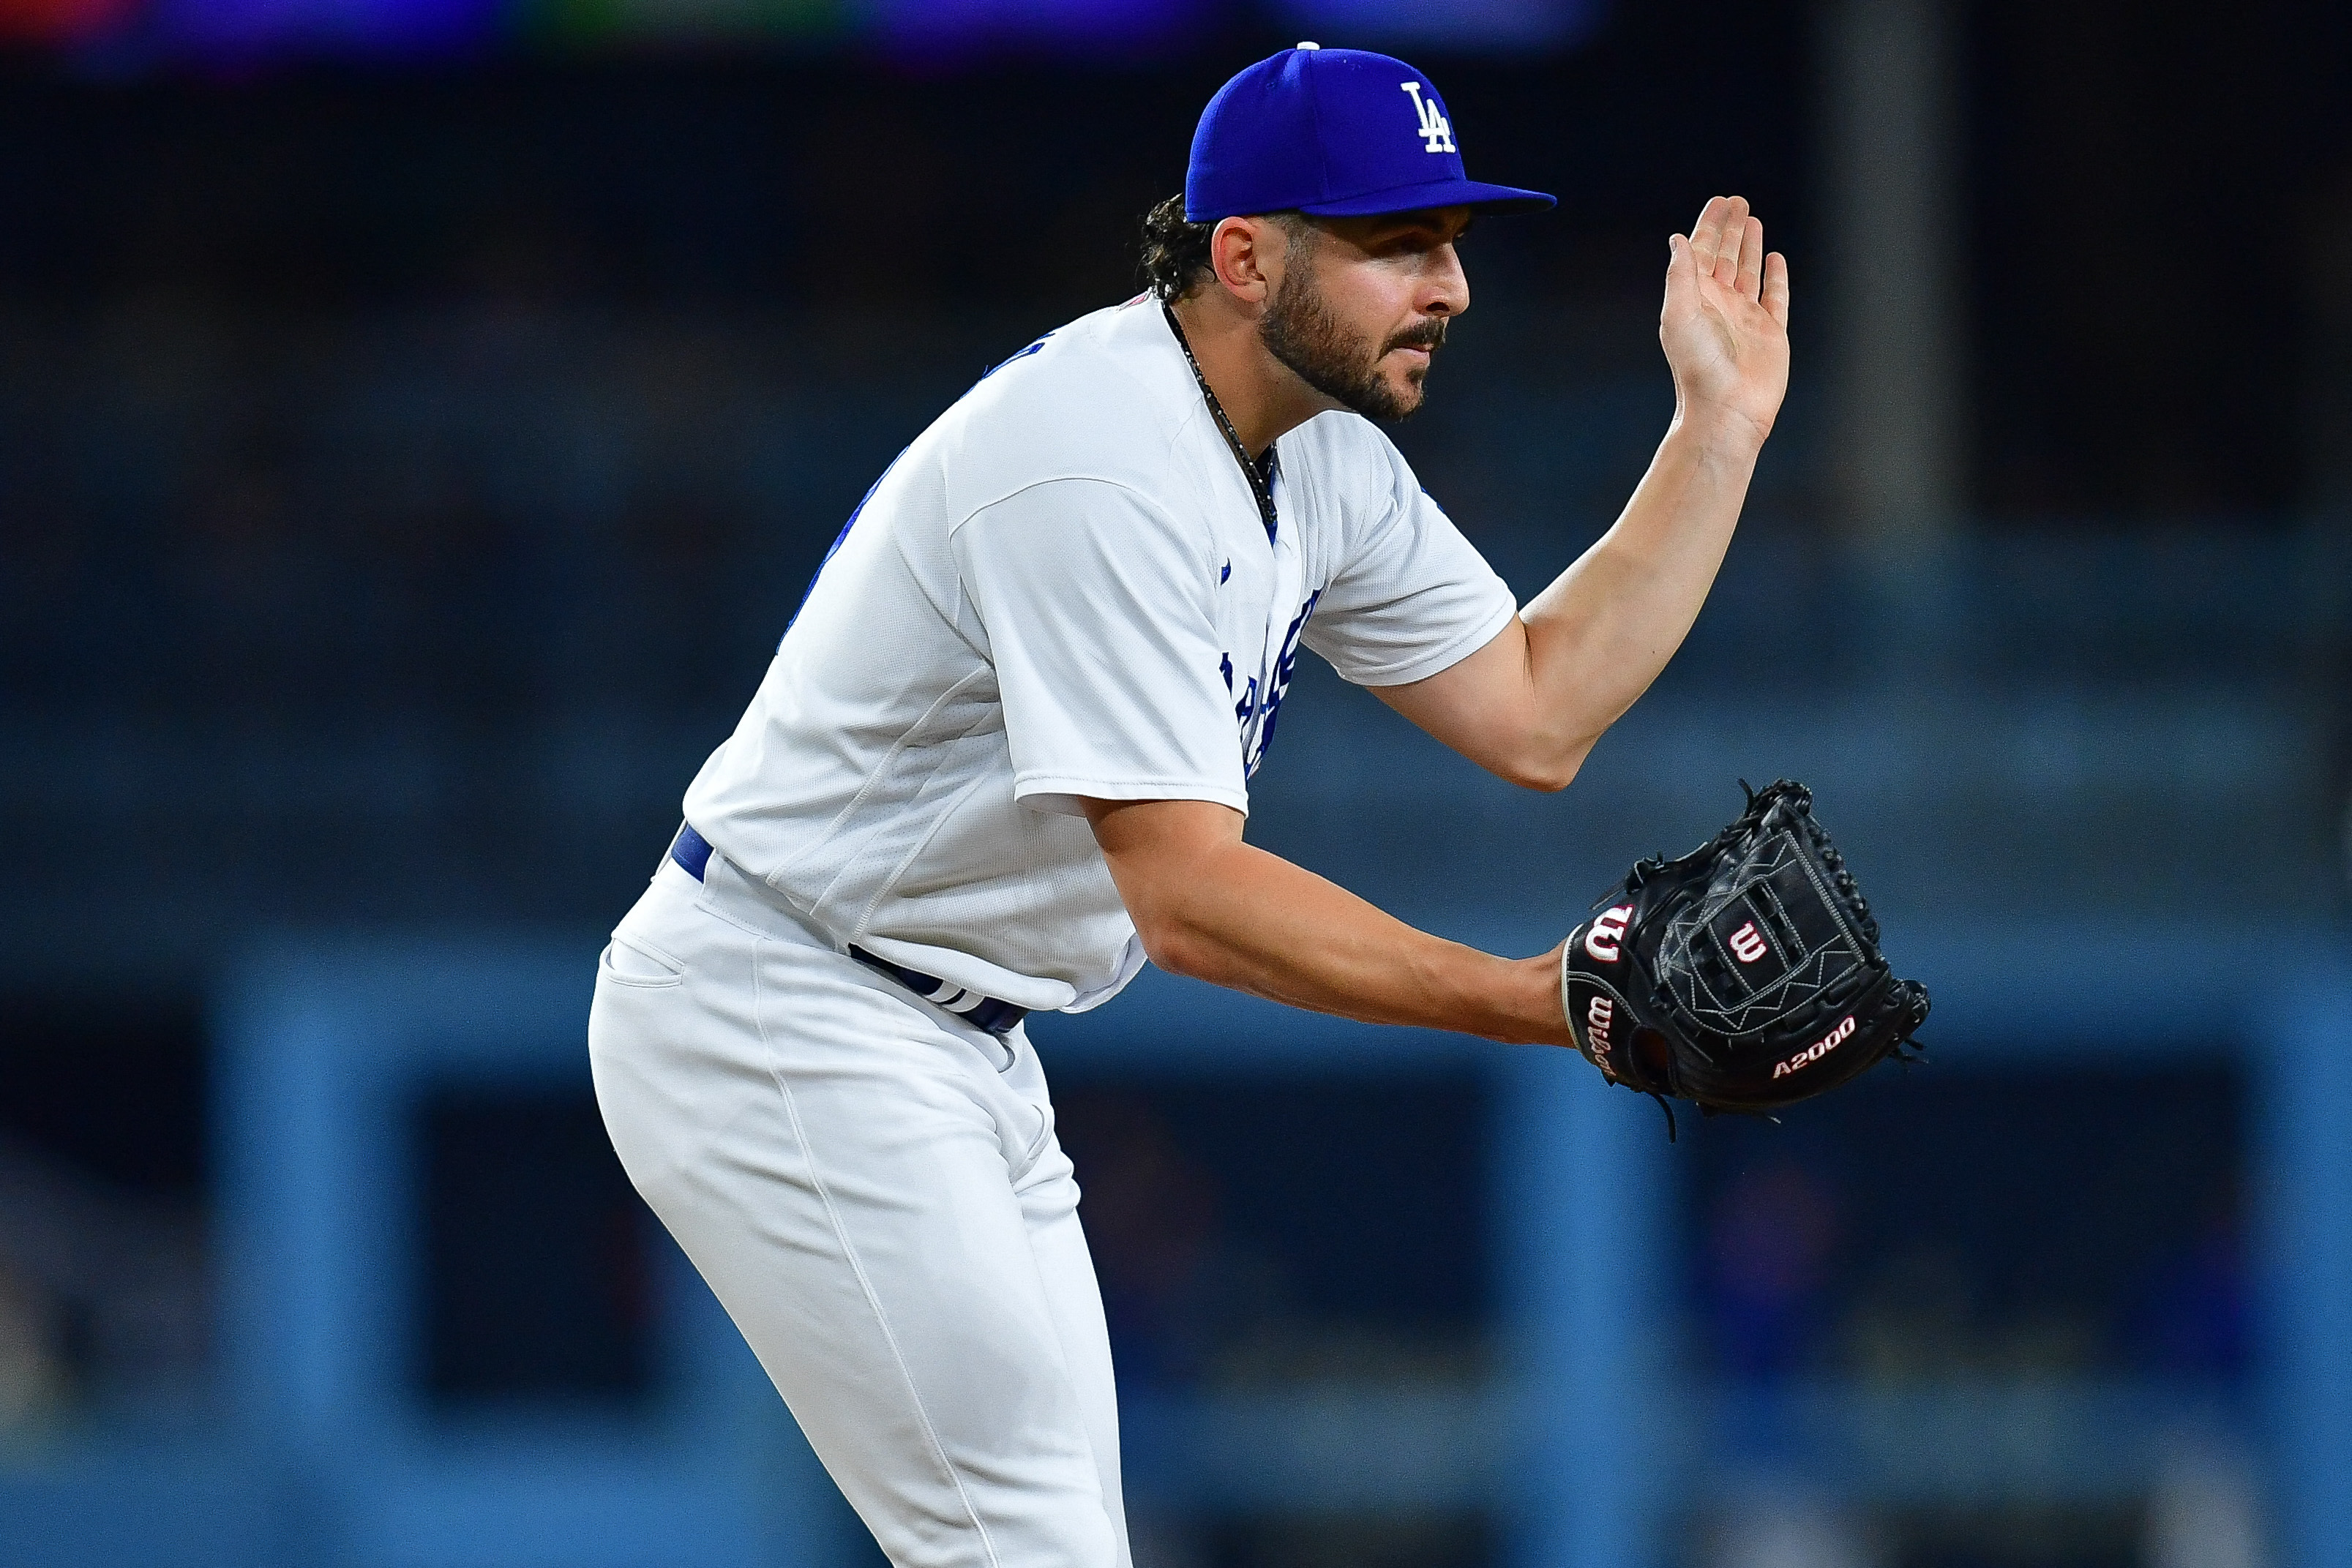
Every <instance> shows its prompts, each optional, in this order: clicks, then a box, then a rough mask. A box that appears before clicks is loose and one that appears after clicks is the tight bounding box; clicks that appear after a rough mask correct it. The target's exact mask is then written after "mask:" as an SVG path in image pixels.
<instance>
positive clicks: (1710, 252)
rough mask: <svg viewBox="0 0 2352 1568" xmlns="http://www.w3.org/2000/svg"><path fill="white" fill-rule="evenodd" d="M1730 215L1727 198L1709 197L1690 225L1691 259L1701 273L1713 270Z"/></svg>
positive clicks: (1729, 201)
mask: <svg viewBox="0 0 2352 1568" xmlns="http://www.w3.org/2000/svg"><path fill="white" fill-rule="evenodd" d="M1730 213H1731V199H1730V198H1729V197H1727V196H1709V197H1708V198H1707V199H1706V206H1704V207H1701V208H1700V209H1699V212H1698V222H1696V223H1695V224H1693V225H1691V232H1690V247H1691V257H1692V259H1693V260H1695V261H1696V262H1697V264H1698V269H1699V270H1700V271H1701V272H1713V271H1714V270H1715V262H1716V255H1717V252H1718V251H1720V250H1721V249H1722V248H1723V228H1724V223H1725V221H1726V219H1727V218H1728V217H1729V215H1730Z"/></svg>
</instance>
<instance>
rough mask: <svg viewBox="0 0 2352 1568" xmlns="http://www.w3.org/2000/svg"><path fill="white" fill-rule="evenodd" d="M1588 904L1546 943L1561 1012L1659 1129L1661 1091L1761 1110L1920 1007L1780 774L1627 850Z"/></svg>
mask: <svg viewBox="0 0 2352 1568" xmlns="http://www.w3.org/2000/svg"><path fill="white" fill-rule="evenodd" d="M1740 788H1741V789H1748V786H1747V785H1746V784H1744V783H1743V784H1742V785H1740ZM1604 904H1605V905H1607V907H1606V908H1603V907H1602V905H1604ZM1593 907H1594V908H1595V909H1596V910H1599V911H1600V913H1598V914H1596V915H1594V916H1593V917H1592V918H1591V919H1590V920H1588V921H1586V922H1585V923H1584V924H1583V925H1580V926H1578V927H1577V928H1576V929H1575V931H1573V932H1572V933H1570V936H1569V938H1568V945H1567V946H1566V948H1565V949H1564V950H1563V952H1562V956H1561V959H1560V977H1559V984H1560V996H1561V999H1562V1001H1563V1002H1564V1003H1565V1004H1566V1006H1567V1009H1568V1020H1569V1026H1570V1029H1572V1030H1574V1031H1575V1034H1576V1043H1577V1047H1578V1049H1580V1051H1583V1052H1584V1054H1585V1055H1586V1056H1587V1057H1589V1058H1590V1059H1591V1061H1592V1063H1593V1065H1594V1066H1596V1067H1598V1068H1600V1069H1601V1071H1602V1073H1604V1074H1605V1075H1607V1077H1608V1079H1609V1081H1610V1082H1612V1083H1622V1084H1623V1085H1624V1086H1625V1087H1626V1088H1628V1089H1633V1090H1637V1091H1639V1092H1642V1093H1643V1094H1647V1095H1649V1096H1651V1097H1652V1098H1654V1099H1655V1100H1656V1101H1657V1102H1658V1103H1659V1104H1660V1105H1661V1106H1662V1107H1664V1108H1665V1112H1666V1135H1667V1137H1669V1138H1672V1137H1673V1136H1674V1123H1675V1113H1674V1109H1673V1107H1672V1106H1669V1105H1666V1099H1667V1097H1668V1096H1672V1097H1674V1098H1676V1099H1682V1100H1692V1101H1696V1102H1697V1103H1698V1106H1699V1109H1700V1110H1701V1111H1703V1112H1704V1113H1706V1114H1708V1115H1713V1114H1715V1113H1717V1112H1723V1111H1737V1112H1743V1113H1749V1114H1764V1113H1770V1112H1771V1111H1774V1110H1776V1109H1778V1108H1779V1107H1780V1106H1782V1105H1787V1104H1790V1103H1793V1102H1795V1101H1799V1100H1802V1099H1805V1098H1807V1097H1808V1096H1810V1095H1814V1094H1818V1093H1820V1092H1822V1090H1824V1089H1834V1088H1836V1087H1837V1086H1838V1085H1839V1084H1841V1083H1843V1082H1846V1081H1847V1080H1848V1079H1850V1078H1853V1077H1855V1076H1856V1075H1858V1074H1860V1073H1861V1072H1863V1071H1864V1070H1865V1069H1868V1068H1870V1067H1873V1066H1875V1065H1876V1064H1877V1063H1878V1062H1879V1061H1881V1060H1883V1059H1884V1058H1885V1057H1887V1056H1890V1055H1892V1056H1895V1057H1898V1058H1900V1057H1902V1055H1903V1048H1904V1047H1905V1046H1906V1045H1907V1044H1911V1043H1913V1042H1912V1040H1911V1036H1912V1033H1913V1031H1915V1030H1917V1029H1918V1027H1919V1026H1920V1024H1921V1023H1923V1022H1925V1021H1926V1020H1927V988H1926V987H1924V986H1922V985H1920V984H1919V983H1918V982H1917V981H1916V980H1900V979H1897V978H1895V973H1894V971H1893V970H1892V969H1890V968H1888V967H1887V964H1886V960H1885V958H1883V957H1881V956H1879V952H1878V922H1876V921H1875V920H1873V919H1872V918H1871V917H1870V905H1869V904H1867V903H1866V902H1865V901H1864V898H1863V896H1862V894H1861V892H1860V890H1859V889H1857V888H1856V887H1855V886H1854V884H1853V873H1850V872H1848V871H1847V870H1846V869H1845V862H1844V861H1843V860H1842V859H1841V858H1839V855H1838V852H1837V851H1836V850H1835V849H1834V848H1832V846H1831V843H1830V836H1829V834H1828V833H1827V832H1825V831H1822V825H1821V824H1820V823H1819V822H1817V821H1813V797H1812V791H1811V790H1810V789H1806V788H1805V787H1804V786H1803V785H1801V784H1798V783H1793V782H1791V781H1790V780H1789V779H1781V780H1780V781H1779V782H1778V783H1775V784H1771V785H1768V786H1767V787H1766V788H1764V789H1760V790H1757V789H1748V810H1745V811H1743V812H1741V813H1740V814H1739V820H1738V821H1735V822H1733V823H1732V824H1731V825H1730V826H1729V827H1727V828H1726V829H1724V830H1723V831H1722V832H1720V833H1718V834H1717V835H1716V837H1715V841H1714V842H1712V843H1708V844H1702V845H1700V846H1699V847H1698V848H1697V849H1696V850H1693V851H1692V852H1690V853H1688V854H1686V855H1685V856H1683V857H1682V858H1681V859H1680V860H1673V861H1666V860H1655V859H1653V860H1645V861H1643V862H1640V863H1639V864H1637V865H1636V866H1634V867H1633V871H1632V872H1631V873H1629V874H1628V875H1627V876H1626V878H1625V881H1624V883H1623V884H1622V886H1620V887H1618V888H1615V889H1613V890H1612V891H1611V892H1608V893H1605V894H1601V897H1600V898H1599V899H1598V900H1596V901H1595V902H1594V904H1593Z"/></svg>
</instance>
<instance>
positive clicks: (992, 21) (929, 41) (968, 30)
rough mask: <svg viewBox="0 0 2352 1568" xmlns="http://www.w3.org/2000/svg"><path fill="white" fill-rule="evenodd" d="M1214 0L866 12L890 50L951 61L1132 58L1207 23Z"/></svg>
mask: <svg viewBox="0 0 2352 1568" xmlns="http://www.w3.org/2000/svg"><path fill="white" fill-rule="evenodd" d="M1219 9H1220V7H1218V6H1217V5H1214V4H1213V0H879V3H878V4H877V5H874V6H873V7H872V8H871V9H870V10H869V11H868V12H867V13H866V15H867V16H868V17H869V18H870V20H869V22H868V23H867V27H868V29H869V30H870V32H871V33H872V35H873V36H874V37H877V39H878V40H879V41H880V42H881V43H882V44H883V46H884V47H886V48H887V49H888V50H889V51H890V52H891V53H893V54H898V55H902V56H909V57H916V58H925V59H955V58H958V57H971V56H974V55H982V54H992V53H1001V52H1004V51H1006V50H1013V51H1019V52H1031V51H1034V52H1039V53H1050V54H1057V55H1068V54H1074V53H1079V52H1083V51H1089V50H1092V51H1108V52H1109V53H1112V54H1120V55H1133V54H1136V53H1139V52H1140V51H1141V50H1144V49H1146V48H1149V47H1151V46H1153V45H1156V44H1162V43H1166V42H1169V41H1171V40H1173V39H1176V38H1180V37H1183V36H1184V35H1186V34H1187V33H1189V32H1192V31H1193V30H1195V29H1197V28H1200V27H1202V26H1204V25H1205V24H1206V23H1207V22H1208V21H1209V20H1210V18H1211V17H1212V16H1214V15H1215V14H1216V12H1217V11H1218V10H1219Z"/></svg>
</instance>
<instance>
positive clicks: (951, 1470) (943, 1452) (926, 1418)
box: [751, 936, 1003, 1568]
mask: <svg viewBox="0 0 2352 1568" xmlns="http://www.w3.org/2000/svg"><path fill="white" fill-rule="evenodd" d="M772 940H773V938H772V937H767V936H762V937H761V938H760V939H759V940H757V941H755V942H754V943H752V944H751V1021H752V1023H753V1024H754V1025H756V1026H757V1027H758V1029H759V1030H760V1044H761V1048H762V1049H764V1050H765V1051H767V1053H768V1076H769V1077H770V1078H771V1079H772V1080H773V1081H774V1082H775V1085H776V1092H778V1093H779V1094H781V1095H782V1096H783V1099H784V1114H785V1115H787V1116H789V1117H791V1118H792V1123H793V1137H794V1138H795V1139H797V1140H798V1141H799V1143H800V1145H801V1157H802V1158H803V1160H806V1161H807V1162H808V1173H809V1182H810V1184H811V1185H812V1186H814V1187H815V1188H816V1195H817V1199H818V1201H819V1202H821V1203H823V1204H824V1217H825V1220H826V1222H827V1223H828V1224H830V1225H831V1226H832V1227H833V1239H835V1241H837V1242H839V1243H840V1245H841V1255H842V1256H843V1257H844V1258H846V1259H847V1260H849V1269H850V1272H852V1273H853V1274H855V1275H856V1276H857V1288H858V1290H859V1291H860V1292H861V1293H863V1294H864V1296H865V1297H866V1309H867V1310H868V1311H869V1312H872V1313H873V1314H874V1324H875V1326H876V1327H877V1328H878V1329H880V1330H881V1331H882V1343H885V1344H887V1345H888V1346H889V1347H890V1359H891V1361H892V1362H893V1363H894V1364H896V1365H897V1366H898V1376H899V1378H900V1380H901V1381H903V1382H904V1383H905V1384H906V1385H907V1397H908V1399H909V1400H911V1401H912V1402H913V1403H914V1406H915V1417H916V1419H918V1420H919V1421H920V1422H922V1424H923V1436H924V1437H927V1438H929V1440H930V1445H931V1452H932V1454H933V1455H934V1456H936V1457H937V1458H938V1459H939V1461H940V1469H942V1470H945V1471H946V1472H947V1477H948V1480H949V1482H950V1484H951V1485H952V1486H954V1488H955V1490H956V1496H957V1497H958V1498H959V1499H961V1500H962V1502H963V1511H964V1517H965V1518H967V1519H969V1520H971V1528H972V1531H973V1532H974V1533H976V1534H977V1535H978V1536H979V1537H980V1547H981V1550H982V1552H986V1553H987V1554H988V1560H989V1562H990V1563H994V1564H997V1568H1003V1565H1002V1561H1001V1560H1000V1559H999V1558H998V1557H997V1555H996V1542H993V1541H991V1540H990V1539H989V1538H988V1526H987V1525H985V1524H983V1523H982V1522H981V1519H980V1511H979V1510H978V1509H977V1508H974V1507H973V1506H972V1501H971V1493H970V1492H968V1491H966V1490H964V1484H963V1478H962V1477H961V1476H960V1475H958V1474H957V1473H956V1468H955V1462H954V1461H953V1460H951V1459H950V1458H948V1450H947V1445H946V1444H944V1443H942V1442H940V1434H939V1429H938V1428H937V1427H933V1426H932V1425H931V1413H930V1412H929V1410H926V1409H925V1408H923V1396H922V1393H921V1391H920V1390H919V1389H918V1388H917V1387H916V1386H915V1375H914V1374H913V1373H911V1372H909V1371H908V1369H907V1358H906V1356H905V1355H904V1354H901V1353H900V1351H899V1349H898V1335H897V1334H894V1333H891V1332H890V1320H889V1318H888V1316H887V1315H886V1314H885V1313H884V1312H883V1311H882V1298H881V1297H880V1296H878V1295H877V1294H876V1293H875V1290H874V1281H872V1280H871V1279H869V1278H867V1276H866V1265H865V1263H864V1262H863V1261H861V1260H859V1258H858V1256H857V1249H856V1247H854V1246H852V1245H851V1244H850V1240H849V1231H848V1228H846V1227H845V1226H844V1225H843V1224H842V1223H841V1211H840V1210H839V1209H837V1208H835V1207H834V1202H833V1189H832V1188H831V1187H829V1186H826V1185H825V1180H824V1176H822V1175H820V1174H818V1171H817V1166H816V1150H815V1149H814V1147H812V1146H811V1145H810V1144H809V1138H808V1130H807V1129H806V1128H805V1127H803V1125H802V1124H801V1110H800V1106H799V1104H798V1103H796V1102H794V1100H793V1090H792V1085H790V1084H789V1083H786V1082H784V1075H783V1074H782V1072H781V1071H777V1069H776V1048H775V1046H774V1044H773V1043H772V1042H771V1041H770V1040H769V1039H768V1015H767V1009H765V1008H763V1007H762V1006H761V1000H762V999H763V998H762V990H763V988H762V986H761V978H760V953H761V949H762V948H764V947H766V946H768V945H769V944H770V943H771V942H772Z"/></svg>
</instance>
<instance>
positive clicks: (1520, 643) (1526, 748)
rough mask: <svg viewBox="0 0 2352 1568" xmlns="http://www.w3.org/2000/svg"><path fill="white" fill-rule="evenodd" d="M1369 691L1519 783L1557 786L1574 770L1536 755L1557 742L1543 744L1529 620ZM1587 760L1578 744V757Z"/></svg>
mask: <svg viewBox="0 0 2352 1568" xmlns="http://www.w3.org/2000/svg"><path fill="white" fill-rule="evenodd" d="M1370 690H1371V693H1372V695H1374V696H1377V697H1379V698H1380V699H1381V701H1382V702H1384V703H1386V704H1388V705H1389V706H1391V707H1392V708H1394V709H1396V710H1397V712H1399V713H1401V714H1402V715H1404V716H1405V717H1407V718H1409V719H1411V720H1412V722H1413V723H1414V724H1416V725H1418V726H1420V727H1422V728H1423V730H1426V731H1427V732H1428V733H1429V734H1430V735H1432V736H1433V737H1436V738H1437V739H1438V740H1439V741H1441V742H1443V743H1444V745H1445V746H1447V747H1450V748H1452V749H1453V750H1454V751H1458V752H1460V753H1461V754H1462V755H1463V756H1465V757H1466V758H1469V759H1470V760H1471V761H1473V762H1475V763H1476V764H1477V765H1478V766H1479V767H1481V768H1486V770H1487V771H1488V772H1489V773H1493V774H1495V775H1496V776H1497V777H1499V778H1502V779H1508V780H1510V781H1511V782H1512V783H1514V784H1521V785H1525V786H1527V787H1528V788H1529V789H1560V788H1562V787H1564V786H1565V785H1566V784H1567V783H1568V779H1569V777H1570V776H1572V775H1573V773H1574V771H1575V767H1574V766H1573V765H1571V766H1570V767H1569V768H1567V771H1566V773H1565V774H1562V773H1561V772H1560V771H1559V769H1557V768H1543V767H1538V766H1537V765H1536V764H1535V762H1534V760H1533V759H1534V758H1538V757H1539V756H1542V757H1550V756H1553V755H1555V754H1556V753H1557V749H1558V748H1557V747H1542V746H1539V745H1538V741H1539V738H1540V737H1541V734H1542V729H1543V719H1544V715H1543V714H1542V713H1541V712H1540V711H1539V710H1538V706H1537V703H1536V691H1535V684H1534V681H1533V678H1532V676H1531V674H1530V672H1529V669H1528V628H1527V622H1524V621H1521V620H1520V619H1519V618H1518V617H1517V616H1513V617H1512V618H1511V619H1510V620H1509V621H1507V622H1505V623H1504V625H1503V629H1502V630H1501V631H1499V632H1496V633H1495V635H1494V636H1493V637H1491V638H1489V639H1488V640H1487V641H1486V645H1485V646H1483V647H1481V648H1480V649H1479V650H1478V651H1477V652H1476V653H1472V654H1470V655H1469V656H1468V657H1466V658H1463V659H1459V660H1457V661H1455V662H1454V664H1449V665H1447V666H1446V667H1445V668H1444V669H1443V670H1440V671H1439V672H1437V674H1433V675H1429V676H1425V677H1423V679H1421V680H1418V681H1412V682H1409V683H1407V684H1405V685H1393V686H1373V687H1371V688H1370ZM1582 760H1583V753H1582V752H1581V751H1579V752H1578V753H1577V754H1576V757H1575V758H1574V763H1576V764H1580V763H1581V762H1582Z"/></svg>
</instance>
